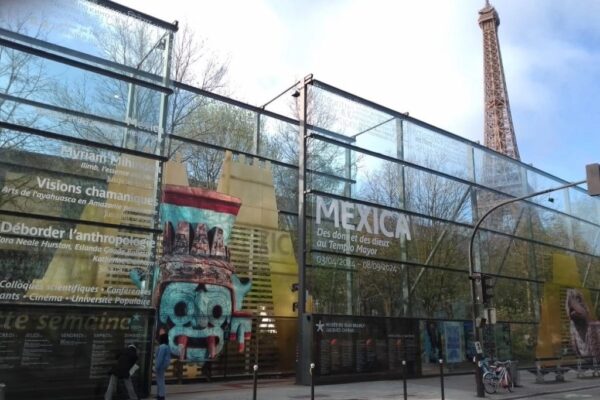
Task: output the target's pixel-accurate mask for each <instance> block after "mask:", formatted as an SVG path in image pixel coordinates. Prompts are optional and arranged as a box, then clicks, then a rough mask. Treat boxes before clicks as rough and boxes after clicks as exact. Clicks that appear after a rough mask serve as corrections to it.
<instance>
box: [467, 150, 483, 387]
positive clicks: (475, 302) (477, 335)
mask: <svg viewBox="0 0 600 400" xmlns="http://www.w3.org/2000/svg"><path fill="white" fill-rule="evenodd" d="M471 166H472V171H471V172H472V176H471V177H472V179H473V182H474V183H476V182H477V166H476V164H475V149H474V148H471ZM478 208H479V205H478V202H477V192H476V191H475V190H474V189H473V186H471V214H472V215H473V222H475V221H477V220H478V219H479V212H478V211H479V210H478ZM478 244H479V243H478ZM475 252H476V253H477V257H475V265H474V263H473V257H472V255H473V249H472V247H470V248H469V254H468V260H469V279H470V286H471V314H472V324H473V347H474V348H475V349H476V348H477V347H476V346H475V342H480V343H481V329H480V328H479V327H478V326H477V325H478V319H479V317H480V315H479V313H480V311H479V294H478V290H480V289H479V287H478V284H480V283H481V280H479V282H477V279H476V277H475V274H476V273H477V274H481V265H480V257H479V255H480V253H479V246H477V248H476V250H475ZM479 361H480V355H479V354H478V353H476V354H475V363H474V364H475V385H476V388H477V397H485V391H484V389H483V380H482V378H483V377H482V373H481V368H480V367H479Z"/></svg>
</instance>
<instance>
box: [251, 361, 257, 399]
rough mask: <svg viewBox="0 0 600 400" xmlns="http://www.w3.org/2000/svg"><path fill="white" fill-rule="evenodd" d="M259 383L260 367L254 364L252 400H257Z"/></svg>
mask: <svg viewBox="0 0 600 400" xmlns="http://www.w3.org/2000/svg"><path fill="white" fill-rule="evenodd" d="M257 382H258V365H257V364H254V389H253V392H252V400H256V384H257Z"/></svg>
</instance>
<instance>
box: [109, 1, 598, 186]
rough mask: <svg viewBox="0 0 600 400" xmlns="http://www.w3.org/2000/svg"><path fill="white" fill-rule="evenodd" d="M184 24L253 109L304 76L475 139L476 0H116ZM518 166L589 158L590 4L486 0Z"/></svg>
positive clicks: (552, 166) (479, 105) (578, 168)
mask: <svg viewBox="0 0 600 400" xmlns="http://www.w3.org/2000/svg"><path fill="white" fill-rule="evenodd" d="M117 1H118V2H120V3H122V4H124V5H127V6H129V7H132V8H134V9H137V10H140V11H142V12H146V13H148V14H151V15H154V16H156V17H159V18H161V19H164V20H167V21H174V20H178V21H179V22H180V24H188V25H190V26H191V27H192V28H193V29H194V31H195V33H196V35H197V36H199V37H202V38H204V39H205V40H206V43H207V45H208V46H209V47H210V48H211V49H212V50H213V51H214V52H215V54H217V55H218V56H219V57H222V58H224V59H225V58H226V59H229V65H230V68H229V82H230V87H231V92H230V93H231V97H234V98H236V99H238V100H243V101H245V102H248V103H250V104H254V105H262V104H263V103H265V102H266V101H268V100H270V99H271V98H272V97H274V96H275V95H277V94H279V93H280V92H281V91H283V90H284V89H286V88H287V87H289V86H291V85H292V84H293V83H294V82H296V81H297V80H299V79H301V78H302V77H303V76H305V75H307V74H309V73H312V74H314V77H315V78H316V79H318V80H320V81H323V82H326V83H329V84H331V85H333V86H337V87H339V88H341V89H344V90H346V91H348V92H351V93H354V94H356V95H358V96H361V97H364V98H367V99H369V100H371V101H374V102H376V103H379V104H381V105H384V106H386V107H389V108H392V109H394V110H397V111H400V112H406V111H408V112H409V113H410V115H411V116H412V117H415V118H418V119H420V120H423V121H425V122H427V123H430V124H432V125H435V126H437V127H439V128H442V129H444V130H447V131H450V132H452V133H454V134H457V135H460V136H463V137H465V138H468V139H470V140H474V141H480V142H482V143H483V55H482V50H483V45H482V34H481V30H480V28H479V26H478V24H477V18H478V11H479V10H480V9H481V8H483V6H484V4H485V1H484V0H410V1H409V0H394V1H392V0H386V1H384V0H327V1H326V0H219V1H208V0H200V1H193V2H192V1H189V0H168V1H165V0H117ZM491 4H492V5H493V6H494V7H495V8H496V10H497V11H498V13H499V15H500V27H499V38H500V46H501V51H502V58H503V64H504V71H505V76H506V81H507V86H508V92H509V99H510V105H511V111H512V117H513V123H514V127H515V132H516V136H517V143H518V146H519V151H520V154H521V161H523V162H524V163H527V164H533V165H534V166H535V167H537V168H539V169H541V170H543V171H546V172H549V173H551V174H553V175H556V176H558V177H560V178H563V179H566V180H569V181H575V180H581V179H584V178H585V165H586V164H589V163H593V162H600V132H599V129H600V23H598V21H600V1H598V0H577V1H575V0H568V1H565V0H492V1H491Z"/></svg>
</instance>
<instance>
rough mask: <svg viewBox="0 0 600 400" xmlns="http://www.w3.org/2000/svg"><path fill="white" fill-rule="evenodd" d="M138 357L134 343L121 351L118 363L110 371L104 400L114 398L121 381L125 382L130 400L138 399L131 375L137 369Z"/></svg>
mask: <svg viewBox="0 0 600 400" xmlns="http://www.w3.org/2000/svg"><path fill="white" fill-rule="evenodd" d="M137 359H138V355H137V348H136V347H135V345H133V344H130V345H129V346H127V348H125V349H123V350H121V351H120V352H119V354H118V355H117V362H116V364H115V365H114V366H113V367H112V368H111V369H110V371H109V374H110V378H109V381H108V388H107V389H106V393H105V394H104V400H112V397H113V395H114V394H115V392H116V391H117V384H118V382H119V381H122V382H123V383H124V384H125V389H127V395H128V396H129V400H138V397H137V394H136V393H135V390H134V389H133V384H132V383H131V375H133V373H134V372H135V371H136V370H137V368H136V367H137V364H136V361H137Z"/></svg>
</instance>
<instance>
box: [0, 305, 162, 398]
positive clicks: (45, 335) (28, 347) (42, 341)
mask: <svg viewBox="0 0 600 400" xmlns="http://www.w3.org/2000/svg"><path fill="white" fill-rule="evenodd" d="M153 325H154V321H153V312H152V311H148V310H138V309H124V308H114V307H112V308H97V307H94V308H92V307H89V308H83V307H65V306H60V307H57V306H41V305H28V306H18V305H12V306H11V305H3V306H2V309H1V310H0V377H1V380H2V383H4V384H6V390H7V399H19V400H22V399H23V400H26V399H52V400H58V399H65V400H66V399H86V398H89V399H92V398H99V397H101V396H102V395H103V394H104V392H105V391H106V388H107V385H108V371H109V370H110V368H111V367H112V366H113V365H114V363H115V358H116V355H117V354H118V352H119V351H120V350H122V349H124V348H125V347H126V346H128V345H134V346H136V348H137V353H138V365H139V366H140V370H139V371H138V373H136V375H135V376H134V378H133V381H134V385H135V386H136V387H137V391H138V393H139V394H142V395H143V394H145V393H146V388H148V387H149V382H148V380H147V377H148V376H149V369H150V368H151V365H150V364H149V363H148V362H149V361H148V362H146V360H149V359H150V358H149V357H148V356H149V352H150V346H151V340H152V334H151V332H152V326H153ZM32 383H35V384H32ZM40 387H43V388H44V390H41V391H40V390H39V388H40ZM146 394H147V393H146Z"/></svg>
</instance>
